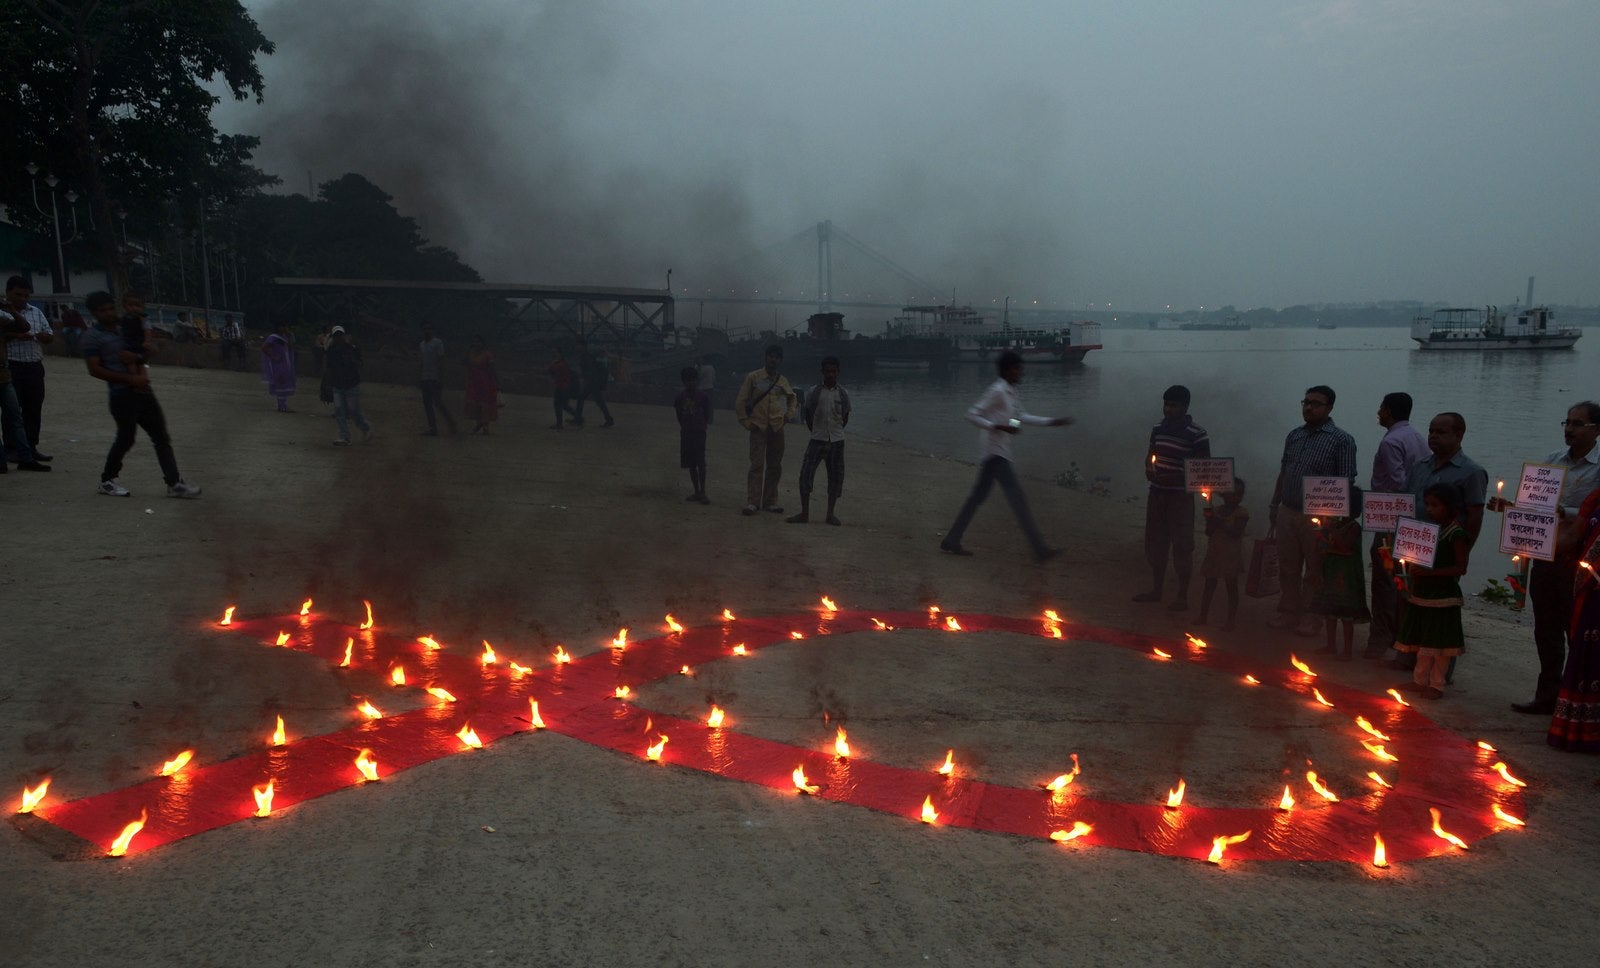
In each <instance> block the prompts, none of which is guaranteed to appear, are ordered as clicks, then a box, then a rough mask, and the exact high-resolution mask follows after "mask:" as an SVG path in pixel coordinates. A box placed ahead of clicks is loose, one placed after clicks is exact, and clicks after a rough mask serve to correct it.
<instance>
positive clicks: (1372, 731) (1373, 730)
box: [1356, 716, 1390, 743]
mask: <svg viewBox="0 0 1600 968" xmlns="http://www.w3.org/2000/svg"><path fill="white" fill-rule="evenodd" d="M1356 725H1357V726H1360V727H1361V729H1362V731H1363V732H1365V733H1367V734H1369V735H1371V736H1374V737H1376V738H1378V739H1381V740H1383V741H1384V742H1385V743H1388V742H1390V739H1389V737H1387V736H1385V735H1384V734H1383V733H1381V732H1379V731H1378V728H1377V727H1376V726H1373V725H1372V723H1370V722H1368V721H1367V717H1365V716H1357V717H1356Z"/></svg>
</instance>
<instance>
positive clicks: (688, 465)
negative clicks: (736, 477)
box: [672, 366, 711, 504]
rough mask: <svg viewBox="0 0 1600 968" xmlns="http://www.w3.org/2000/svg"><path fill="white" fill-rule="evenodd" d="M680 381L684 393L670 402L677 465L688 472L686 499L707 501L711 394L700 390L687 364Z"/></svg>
mask: <svg viewBox="0 0 1600 968" xmlns="http://www.w3.org/2000/svg"><path fill="white" fill-rule="evenodd" d="M678 378H679V379H680V380H682V381H683V392H682V393H679V394H678V396H677V397H676V398H675V399H674V400H673V401H672V409H673V410H675V411H676V412H677V414H678V466H679V467H682V468H684V469H686V470H687V471H688V472H689V486H690V487H692V488H694V490H693V491H691V492H690V494H689V496H688V497H687V498H686V499H685V500H688V501H692V502H694V503H697V504H710V503H711V498H709V497H707V496H706V429H707V428H708V427H710V426H711V397H710V396H709V395H707V394H706V392H705V391H704V390H702V389H700V373H699V371H698V370H697V369H696V368H695V367H692V366H686V367H684V368H683V369H682V370H681V371H679V373H678Z"/></svg>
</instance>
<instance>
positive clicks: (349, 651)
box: [339, 637, 356, 669]
mask: <svg viewBox="0 0 1600 968" xmlns="http://www.w3.org/2000/svg"><path fill="white" fill-rule="evenodd" d="M355 650H356V640H355V639H354V638H353V637H346V638H345V640H344V659H343V660H341V661H340V662H339V668H341V669H348V668H350V658H351V656H353V655H354V654H355Z"/></svg>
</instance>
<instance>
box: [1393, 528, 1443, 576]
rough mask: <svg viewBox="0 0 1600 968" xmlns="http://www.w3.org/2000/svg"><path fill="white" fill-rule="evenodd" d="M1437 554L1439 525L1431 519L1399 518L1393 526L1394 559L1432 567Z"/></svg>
mask: <svg viewBox="0 0 1600 968" xmlns="http://www.w3.org/2000/svg"><path fill="white" fill-rule="evenodd" d="M1438 554H1439V526H1438V525H1437V524H1434V523H1433V522H1432V521H1417V520H1414V519H1401V520H1400V521H1398V522H1396V523H1395V526H1394V557H1395V560H1396V561H1404V562H1406V563H1407V564H1412V565H1421V566H1422V567H1424V568H1432V567H1433V560H1434V558H1435V557H1437V556H1438Z"/></svg>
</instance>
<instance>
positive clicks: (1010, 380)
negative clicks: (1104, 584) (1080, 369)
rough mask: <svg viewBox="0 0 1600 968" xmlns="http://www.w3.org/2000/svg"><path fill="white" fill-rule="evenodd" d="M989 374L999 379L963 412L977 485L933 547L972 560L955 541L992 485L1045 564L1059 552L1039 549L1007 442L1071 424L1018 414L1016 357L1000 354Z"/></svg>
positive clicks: (1019, 362) (1044, 547)
mask: <svg viewBox="0 0 1600 968" xmlns="http://www.w3.org/2000/svg"><path fill="white" fill-rule="evenodd" d="M995 369H997V370H998V371H999V373H1000V378H999V379H998V380H995V381H994V383H992V384H990V385H989V389H987V390H985V391H984V393H983V396H981V397H979V398H978V402H977V403H974V404H973V405H972V406H971V407H969V408H968V409H967V422H968V423H970V424H973V425H974V426H976V427H977V428H978V429H979V434H978V450H979V454H980V458H981V461H982V463H981V464H980V465H979V467H978V481H977V483H976V484H974V485H973V486H972V493H970V494H968V495H967V500H966V503H964V504H962V505H961V510H960V511H959V512H958V513H957V514H956V520H955V523H954V524H952V525H950V530H949V531H947V532H945V536H944V540H943V541H940V542H939V550H940V551H944V552H948V553H949V554H952V555H970V554H972V552H970V551H968V550H967V549H966V548H965V547H963V546H962V544H961V538H962V537H963V536H964V535H965V534H966V533H967V526H968V525H970V524H971V523H972V516H973V515H974V514H977V513H978V507H979V505H981V504H983V502H984V500H985V499H986V498H987V497H988V496H989V489H990V488H991V487H993V486H994V485H995V482H997V481H998V482H999V484H1000V490H1002V491H1004V492H1005V495H1006V501H1007V503H1009V504H1010V505H1011V513H1012V514H1014V515H1016V517H1017V523H1018V524H1020V525H1021V526H1022V533H1023V534H1025V535H1027V538H1028V544H1030V545H1032V546H1033V556H1034V557H1035V558H1037V559H1038V560H1039V561H1048V560H1050V559H1051V558H1054V557H1055V556H1056V555H1058V554H1060V553H1061V552H1060V551H1058V550H1057V549H1055V548H1052V547H1050V546H1049V545H1048V544H1046V543H1045V540H1044V535H1042V534H1040V533H1039V526H1038V525H1037V524H1035V523H1034V520H1033V512H1032V511H1031V510H1030V509H1029V508H1028V498H1027V495H1025V494H1023V493H1022V485H1021V483H1019V482H1018V481H1017V474H1016V471H1014V470H1013V469H1012V467H1011V438H1012V437H1013V436H1015V435H1016V434H1017V433H1018V432H1020V431H1021V429H1022V427H1023V425H1024V424H1027V425H1029V426H1033V427H1070V426H1071V425H1072V423H1073V420H1072V418H1071V417H1039V416H1035V415H1034V414H1031V413H1028V412H1027V411H1026V410H1023V409H1022V402H1021V401H1020V400H1018V399H1017V384H1019V383H1021V382H1022V371H1023V367H1022V357H1021V356H1018V355H1017V354H1016V353H1015V352H1013V351H1011V350H1006V351H1005V352H1004V353H1001V354H1000V358H999V359H998V360H996V361H995Z"/></svg>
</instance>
